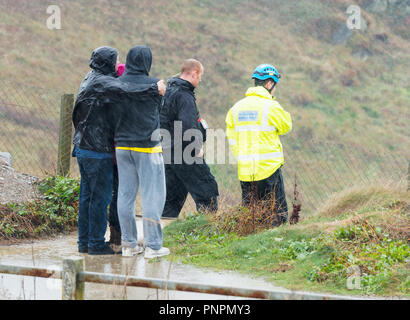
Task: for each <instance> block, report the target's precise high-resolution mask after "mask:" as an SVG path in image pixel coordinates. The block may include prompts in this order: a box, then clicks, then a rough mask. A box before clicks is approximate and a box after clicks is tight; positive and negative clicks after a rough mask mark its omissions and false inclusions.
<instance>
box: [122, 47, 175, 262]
mask: <svg viewBox="0 0 410 320" xmlns="http://www.w3.org/2000/svg"><path fill="white" fill-rule="evenodd" d="M151 63H152V53H151V50H150V48H148V47H147V46H135V47H133V48H132V49H131V50H130V51H129V53H128V55H127V60H126V64H125V73H124V74H123V75H122V76H121V78H120V81H121V82H123V83H133V84H139V85H151V84H155V83H157V82H158V79H155V78H151V77H150V76H149V71H150V69H151ZM160 102H161V96H160V95H157V96H153V95H148V94H144V95H139V96H137V97H132V99H128V98H127V97H124V102H123V103H121V107H120V108H118V109H117V111H118V112H117V113H116V121H115V123H116V125H115V145H116V147H115V152H116V156H117V164H118V176H119V189H118V217H119V220H120V225H121V238H122V241H121V242H122V255H123V256H133V255H136V254H138V253H142V252H143V250H144V248H143V247H141V246H139V245H138V235H137V228H136V221H135V199H136V197H137V193H138V189H140V190H141V202H142V221H143V228H144V242H145V257H146V258H154V257H160V256H164V255H167V254H169V250H168V248H164V247H162V243H163V239H162V229H161V221H160V218H161V214H162V210H163V208H164V203H165V191H166V189H165V172H164V161H163V158H162V148H161V141H160V135H159V130H157V129H159V111H158V109H159V105H160Z"/></svg>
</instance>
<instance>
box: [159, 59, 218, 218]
mask: <svg viewBox="0 0 410 320" xmlns="http://www.w3.org/2000/svg"><path fill="white" fill-rule="evenodd" d="M203 72H204V68H203V66H202V64H201V63H200V62H199V61H197V60H195V59H188V60H186V61H185V62H184V64H183V66H182V68H181V76H180V77H179V78H171V79H170V80H168V83H167V91H166V94H165V96H164V98H163V102H162V107H161V112H160V122H161V134H162V135H163V141H162V146H163V148H164V159H165V175H166V185H167V198H166V202H165V207H164V211H163V213H162V217H168V218H177V217H178V215H179V213H180V211H181V209H182V207H183V205H184V203H185V200H186V198H187V195H188V193H190V194H191V196H192V198H193V199H194V201H195V203H196V207H197V210H198V211H204V210H206V211H211V212H215V211H216V210H217V209H218V196H219V192H218V185H217V183H216V181H215V177H214V176H213V175H212V173H211V171H210V169H209V166H208V165H207V164H206V163H205V160H204V159H203V153H204V152H203V143H204V142H205V140H206V128H207V125H206V122H205V121H204V120H202V119H201V118H200V116H199V112H198V108H197V105H196V99H195V94H194V90H195V88H196V87H197V86H198V85H199V82H200V81H201V76H202V74H203Z"/></svg>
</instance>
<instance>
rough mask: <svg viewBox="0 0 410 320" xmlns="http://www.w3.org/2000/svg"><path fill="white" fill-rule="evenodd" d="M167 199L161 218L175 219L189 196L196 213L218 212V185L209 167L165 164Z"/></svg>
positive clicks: (204, 165)
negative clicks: (193, 203)
mask: <svg viewBox="0 0 410 320" xmlns="http://www.w3.org/2000/svg"><path fill="white" fill-rule="evenodd" d="M165 178H166V186H167V197H166V201H165V207H164V211H163V213H162V216H163V217H172V218H177V217H178V215H179V213H180V212H181V209H182V207H183V206H184V203H185V201H186V198H187V196H188V192H189V193H190V194H191V196H192V198H193V199H194V201H195V204H196V209H197V211H204V210H207V211H211V212H215V211H217V210H218V196H219V192H218V184H217V183H216V181H215V177H214V176H213V175H212V173H211V170H210V169H209V166H208V165H207V164H206V163H205V161H204V163H202V164H196V163H195V164H191V165H188V164H165Z"/></svg>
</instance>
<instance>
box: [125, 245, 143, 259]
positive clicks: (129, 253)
mask: <svg viewBox="0 0 410 320" xmlns="http://www.w3.org/2000/svg"><path fill="white" fill-rule="evenodd" d="M143 252H144V248H143V247H141V246H136V247H135V248H130V247H122V256H123V257H133V256H135V255H137V254H140V253H143Z"/></svg>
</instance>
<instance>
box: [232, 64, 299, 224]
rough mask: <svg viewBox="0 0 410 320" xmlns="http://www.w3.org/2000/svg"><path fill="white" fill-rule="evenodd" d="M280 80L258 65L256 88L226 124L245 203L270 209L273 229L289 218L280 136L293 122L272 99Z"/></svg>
mask: <svg viewBox="0 0 410 320" xmlns="http://www.w3.org/2000/svg"><path fill="white" fill-rule="evenodd" d="M279 78H280V74H279V73H278V71H277V70H276V68H275V67H274V66H272V65H269V64H261V65H259V66H258V67H257V68H256V69H255V71H254V72H253V74H252V79H254V81H255V86H254V87H251V88H249V89H248V90H247V92H246V97H245V98H244V99H242V100H240V101H238V102H237V103H235V105H234V106H233V107H232V108H231V109H230V110H229V111H228V114H227V115H226V120H225V121H226V134H227V138H228V142H229V145H230V148H231V151H232V153H233V155H234V156H235V158H236V159H237V162H238V178H239V180H240V183H241V189H242V202H243V204H244V205H249V204H250V203H251V201H253V200H256V201H260V203H261V205H267V207H266V208H267V211H265V212H266V213H267V216H266V214H265V217H266V218H267V219H268V218H269V219H270V220H269V221H271V222H272V226H276V225H280V224H282V223H284V222H286V221H287V217H288V208H287V202H286V195H285V187H284V183H283V176H282V172H281V167H282V165H283V164H284V162H285V161H284V157H283V149H282V144H281V142H280V139H279V136H280V135H284V134H286V133H287V132H289V131H290V130H291V129H292V119H291V116H290V114H289V113H288V112H286V111H285V110H284V109H283V108H282V107H281V105H280V104H279V102H277V101H276V99H275V97H274V96H273V95H274V92H275V90H276V85H277V83H278V82H279ZM272 200H274V205H272V204H273V201H272ZM272 209H273V210H272Z"/></svg>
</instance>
